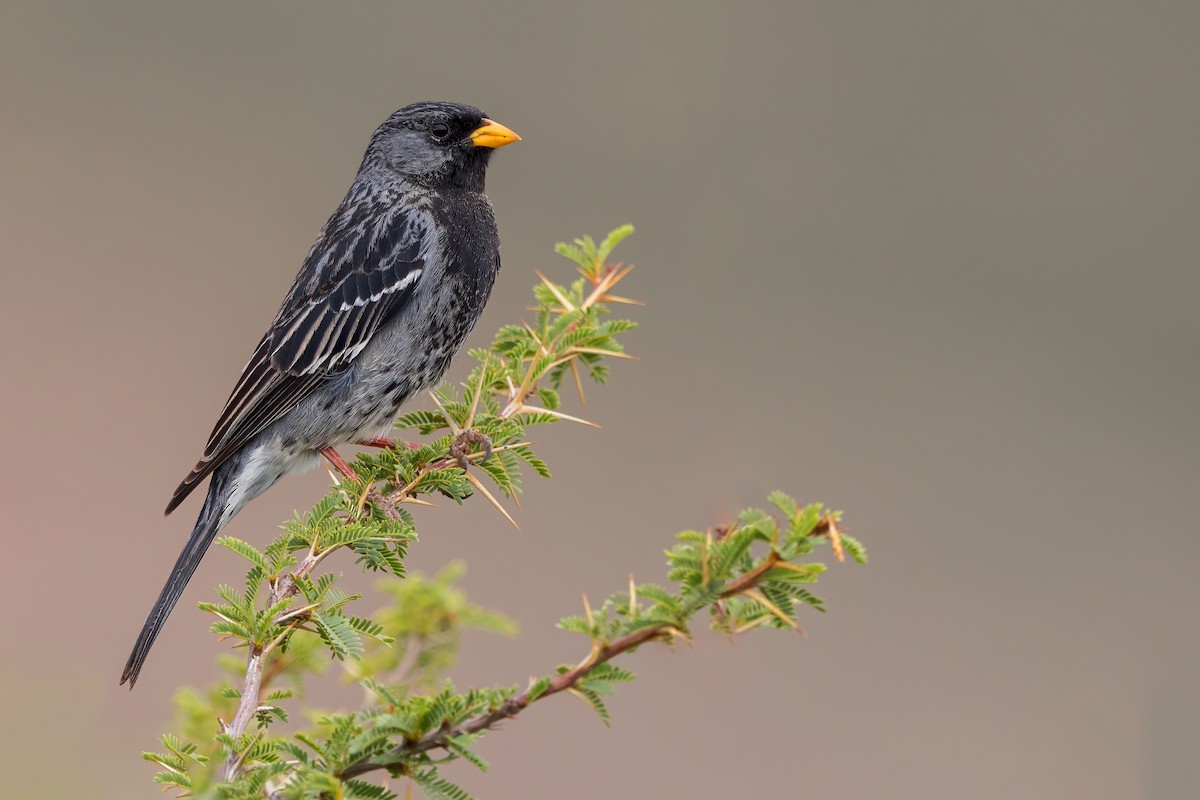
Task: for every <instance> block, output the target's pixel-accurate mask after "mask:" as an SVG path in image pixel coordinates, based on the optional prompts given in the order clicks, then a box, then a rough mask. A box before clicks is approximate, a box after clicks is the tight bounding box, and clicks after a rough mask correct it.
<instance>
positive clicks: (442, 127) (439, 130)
mask: <svg viewBox="0 0 1200 800" xmlns="http://www.w3.org/2000/svg"><path fill="white" fill-rule="evenodd" d="M429 133H430V134H432V135H433V138H435V139H445V138H446V137H447V136H449V135H450V126H449V125H447V124H446V123H444V122H435V123H433V124H432V125H430V126H429Z"/></svg>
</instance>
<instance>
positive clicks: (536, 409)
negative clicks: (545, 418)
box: [521, 406, 600, 428]
mask: <svg viewBox="0 0 1200 800" xmlns="http://www.w3.org/2000/svg"><path fill="white" fill-rule="evenodd" d="M521 410H522V411H533V412H535V413H542V414H549V415H550V416H552V417H558V418H559V419H565V420H569V421H571V422H578V423H580V424H581V425H587V426H588V427H591V428H599V427H600V426H599V425H597V424H596V423H594V422H588V421H587V420H586V419H580V418H579V417H572V416H571V415H570V414H564V413H562V412H561V411H551V410H550V409H548V408H539V407H538V406H521Z"/></svg>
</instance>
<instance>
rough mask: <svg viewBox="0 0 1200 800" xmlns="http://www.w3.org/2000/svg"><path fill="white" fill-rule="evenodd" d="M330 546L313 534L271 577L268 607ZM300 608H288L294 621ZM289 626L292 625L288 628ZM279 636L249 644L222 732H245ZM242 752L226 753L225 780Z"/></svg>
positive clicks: (234, 774)
mask: <svg viewBox="0 0 1200 800" xmlns="http://www.w3.org/2000/svg"><path fill="white" fill-rule="evenodd" d="M332 549H334V548H329V549H326V550H318V549H317V540H316V539H315V538H314V539H313V544H312V546H311V547H310V548H309V550H308V555H306V556H305V557H304V560H303V561H301V562H300V563H299V564H297V565H296V568H295V569H294V570H292V571H291V572H288V573H285V574H283V575H279V576H277V577H276V578H275V580H273V581H271V593H270V596H269V598H268V600H267V608H270V607H272V606H274V605H275V604H276V603H278V602H279V601H281V600H284V599H286V598H288V597H291V596H292V595H294V594H295V593H296V581H297V580H298V579H300V578H304V577H305V576H307V575H308V574H309V573H310V572H312V571H313V569H315V568H316V566H317V564H319V563H321V559H323V558H324V557H325V556H326V555H328V554H329V552H330V550H332ZM302 610H303V609H293V610H292V611H289V612H288V614H289V615H294V619H295V624H296V625H298V624H300V622H301V621H303V616H302V615H301V614H297V613H296V612H297V611H302ZM289 630H291V629H290V628H289ZM281 638H282V637H281ZM281 638H277V639H275V641H273V642H269V643H268V644H266V645H260V644H255V645H251V647H250V655H249V656H247V658H246V680H245V682H244V683H243V684H242V694H241V699H240V700H239V701H238V708H237V712H236V713H235V714H234V716H233V721H232V722H231V723H229V724H228V725H225V724H224V723H222V727H223V729H224V732H225V733H227V734H229V735H230V736H234V737H240V736H241V735H242V734H244V733H245V732H246V728H247V727H249V725H250V721H251V720H252V719H254V717H255V715H256V714H257V713H258V711H259V700H260V698H261V697H262V690H263V686H264V681H263V669H264V666H265V664H266V661H267V657H268V656H269V655H270V654H271V651H272V650H274V649H275V646H276V645H277V644H279V642H280V641H281ZM244 755H245V753H244V752H242V753H233V752H231V753H230V754H229V757H228V758H227V759H226V761H225V780H226V781H232V780H234V779H235V778H237V775H238V771H239V770H240V769H241V767H242V760H243V758H244Z"/></svg>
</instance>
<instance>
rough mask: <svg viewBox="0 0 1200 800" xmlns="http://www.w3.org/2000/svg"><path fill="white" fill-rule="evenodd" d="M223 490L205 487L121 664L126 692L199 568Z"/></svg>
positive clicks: (219, 485) (216, 525)
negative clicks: (188, 530)
mask: <svg viewBox="0 0 1200 800" xmlns="http://www.w3.org/2000/svg"><path fill="white" fill-rule="evenodd" d="M223 488H224V481H219V480H217V479H216V478H214V480H213V481H212V483H211V484H210V485H209V488H208V497H207V498H206V499H205V501H204V507H203V508H202V509H201V510H200V517H199V519H197V520H196V527H195V528H194V529H193V530H192V535H191V536H190V537H188V540H187V544H186V545H184V547H183V552H181V553H180V554H179V558H178V559H177V560H176V561H175V566H174V567H172V568H171V574H170V576H168V578H167V583H166V585H165V586H163V588H162V591H161V592H160V593H159V595H158V599H157V600H156V601H154V608H153V609H151V611H150V616H148V617H147V618H146V623H145V624H144V625H143V626H142V632H141V633H139V634H138V638H137V642H136V643H135V644H134V645H133V652H131V653H130V654H129V660H128V661H127V662H126V663H125V671H124V672H122V673H121V683H122V684H124V683H126V682H128V683H129V688H130V689H132V688H133V685H134V684H135V683H136V682H137V679H138V673H140V672H141V671H142V665H143V664H144V663H145V661H146V656H147V655H149V653H150V648H151V647H153V646H154V640H155V639H157V638H158V634H159V631H161V630H162V627H163V625H164V624H166V621H167V617H168V616H169V615H170V614H171V610H172V609H173V608H175V604H176V603H177V602H178V601H179V596H180V595H182V594H183V590H184V588H185V587H186V586H187V584H188V581H189V580H191V578H192V575H193V574H194V573H195V572H196V567H198V566H200V561H201V559H203V558H204V553H205V552H206V551H207V550H208V547H209V545H211V544H212V541H213V539H215V538H216V536H217V533H218V532H219V531H220V529H221V517H222V515H223V512H224V510H225V501H226V496H225V495H226V492H225V491H223Z"/></svg>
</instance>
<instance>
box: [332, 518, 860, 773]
mask: <svg viewBox="0 0 1200 800" xmlns="http://www.w3.org/2000/svg"><path fill="white" fill-rule="evenodd" d="M836 531H837V527H836V524H835V523H834V521H833V519H832V518H831V517H827V518H824V519H822V520H821V522H820V523H818V525H817V527H816V528H815V529H814V530H813V535H827V536H831V537H833V536H836V533H835V532H836ZM781 563H786V562H784V561H783V559H781V558H780V557H779V555H778V554H777V553H776V552H775V551H774V550H772V551H771V552H770V554H768V555H767V557H766V558H765V559H764V560H763V561H762V563H761V564H759V565H758V566H756V567H755V568H754V569H753V570H751V571H750V572H747V573H746V574H745V575H742V576H740V577H739V578H737V579H736V580H734V581H731V582H730V583H729V585H728V586H726V587H725V589H724V590H723V591H722V592H721V594H720V596H719V600H727V599H729V598H731V597H734V596H736V595H745V594H749V593H751V592H753V591H754V590H755V587H757V586H758V584H759V583H760V582H761V581H762V579H763V576H765V575H766V574H767V573H768V572H770V571H771V570H772V569H774V568H775V567H777V566H779V564H781ZM682 636H685V634H684V633H683V632H682V631H680V630H678V629H677V628H675V627H673V626H671V625H668V624H665V623H664V624H660V625H652V626H650V627H647V628H643V629H641V630H638V631H635V632H633V633H631V634H629V635H627V636H623V637H621V638H619V639H616V640H615V641H612V642H607V643H605V642H601V641H596V642H595V643H594V645H593V647H592V651H591V653H589V654H588V656H587V657H586V658H585V659H584V660H583V661H581V662H580V663H579V664H578V665H576V666H575V667H573V668H572V669H570V670H568V671H567V672H564V673H562V674H561V675H559V676H558V677H556V678H555V679H554V680H552V681H551V682H550V685H549V686H548V687H547V688H546V689H545V691H543V692H542V693H541V694H540V695H538V696H537V697H534V696H533V695H532V694H531V692H530V690H529V689H527V690H525V691H524V692H522V693H521V694H518V695H516V696H514V697H510V698H509V699H508V700H506V701H505V702H504V703H503V704H502V705H501V706H500V707H499V708H497V709H495V710H493V711H489V712H487V713H485V714H480V715H478V716H476V717H473V718H471V719H469V720H466V721H465V722H462V723H460V724H459V725H455V726H453V727H444V728H441V729H439V730H437V731H434V732H433V733H430V734H428V735H426V736H423V737H421V738H420V739H417V740H415V741H411V742H407V743H405V744H402V745H400V746H398V747H396V748H394V749H392V750H390V751H388V752H387V753H385V754H384V755H382V756H377V757H375V758H371V759H365V760H362V761H358V762H355V763H353V764H350V765H348V766H346V767H345V768H344V769H342V770H341V771H340V772H339V773H337V775H338V777H339V778H341V779H343V780H346V779H349V778H354V777H356V776H359V775H363V774H366V773H368V772H373V771H375V770H382V769H389V768H393V767H395V766H397V765H399V764H403V763H404V762H405V761H406V760H409V759H411V758H412V757H413V756H416V755H419V754H421V753H425V752H428V751H430V750H436V749H439V748H443V747H447V742H448V741H449V740H451V739H454V738H456V737H459V736H464V735H469V734H474V733H479V732H480V731H483V730H488V729H490V728H493V727H495V726H496V725H497V724H498V723H500V722H502V721H504V720H506V719H511V718H512V717H515V716H516V715H517V714H519V713H520V712H522V711H524V710H525V709H526V708H527V707H529V705H530V704H532V703H533V702H535V701H536V700H541V699H543V698H546V697H549V696H550V695H554V694H559V693H560V692H565V691H570V690H572V689H574V688H575V686H576V685H577V684H578V683H579V682H580V681H581V680H583V679H585V678H586V677H587V676H588V673H589V672H591V671H592V670H593V669H595V668H596V667H597V666H599V665H600V664H604V663H606V662H608V661H611V660H612V659H614V658H616V657H617V656H619V655H621V654H623V653H627V652H629V651H631V650H634V649H636V648H637V647H639V646H641V645H643V644H646V643H647V642H651V641H659V640H660V641H668V642H669V641H671V640H673V639H675V638H676V637H682Z"/></svg>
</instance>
